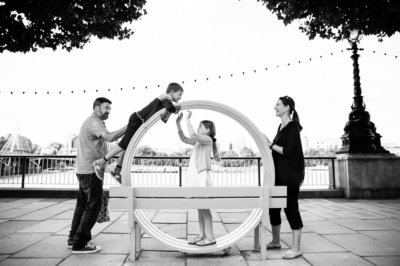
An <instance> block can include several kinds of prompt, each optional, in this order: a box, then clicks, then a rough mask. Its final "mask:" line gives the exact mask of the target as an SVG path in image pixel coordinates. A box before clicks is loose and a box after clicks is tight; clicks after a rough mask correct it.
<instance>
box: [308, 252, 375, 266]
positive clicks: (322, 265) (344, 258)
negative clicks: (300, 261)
mask: <svg viewBox="0 0 400 266" xmlns="http://www.w3.org/2000/svg"><path fill="white" fill-rule="evenodd" d="M303 257H304V258H305V259H306V260H307V261H308V262H310V263H311V265H313V266H342V265H351V266H373V265H374V264H372V263H370V262H368V261H367V260H365V259H363V258H361V257H359V256H357V255H354V254H353V253H351V252H337V253H336V252H335V253H325V254H324V255H323V256H321V254H318V253H305V254H303Z"/></svg>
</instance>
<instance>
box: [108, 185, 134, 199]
mask: <svg viewBox="0 0 400 266" xmlns="http://www.w3.org/2000/svg"><path fill="white" fill-rule="evenodd" d="M132 189H133V187H110V194H109V195H110V198H111V197H114V198H127V197H128V196H129V194H130V193H131V192H130V191H131V190H132Z"/></svg>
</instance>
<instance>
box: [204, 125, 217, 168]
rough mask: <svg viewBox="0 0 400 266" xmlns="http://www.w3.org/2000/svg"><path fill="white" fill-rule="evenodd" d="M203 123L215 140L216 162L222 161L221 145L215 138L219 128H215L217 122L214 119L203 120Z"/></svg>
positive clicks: (214, 152)
mask: <svg viewBox="0 0 400 266" xmlns="http://www.w3.org/2000/svg"><path fill="white" fill-rule="evenodd" d="M200 123H201V124H203V125H204V127H205V128H207V129H208V130H209V132H208V136H210V138H211V139H212V140H213V145H212V146H213V154H214V160H215V161H216V162H220V161H221V155H220V154H219V147H218V144H217V142H216V141H217V140H216V139H215V135H216V134H217V130H216V129H215V124H214V122H213V121H210V120H203V121H201V122H200Z"/></svg>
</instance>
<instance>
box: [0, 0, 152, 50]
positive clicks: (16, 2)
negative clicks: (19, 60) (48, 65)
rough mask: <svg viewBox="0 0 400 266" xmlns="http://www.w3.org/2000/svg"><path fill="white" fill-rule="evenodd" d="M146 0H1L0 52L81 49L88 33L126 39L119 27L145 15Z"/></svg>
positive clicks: (127, 34)
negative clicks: (58, 48) (59, 48)
mask: <svg viewBox="0 0 400 266" xmlns="http://www.w3.org/2000/svg"><path fill="white" fill-rule="evenodd" d="M145 3H146V0H34V1H23V0H2V1H0V52H3V51H6V50H7V51H10V52H24V53H26V52H29V51H33V52H35V51H37V49H38V48H52V49H53V50H56V49H57V47H58V46H60V45H61V48H62V49H66V50H67V51H71V50H72V49H73V48H81V49H82V48H83V46H84V45H85V44H86V43H88V42H90V39H91V37H92V36H95V37H98V38H99V39H103V38H108V39H114V38H115V37H117V38H118V39H119V40H122V39H126V38H129V37H130V36H131V35H132V34H133V31H132V30H131V29H128V28H127V27H123V24H124V23H126V22H132V21H133V20H138V19H139V18H140V17H141V16H142V15H145V14H146V10H144V9H143V6H144V5H145Z"/></svg>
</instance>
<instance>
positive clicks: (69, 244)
mask: <svg viewBox="0 0 400 266" xmlns="http://www.w3.org/2000/svg"><path fill="white" fill-rule="evenodd" d="M73 245H74V240H71V239H68V248H72V246H73Z"/></svg>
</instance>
